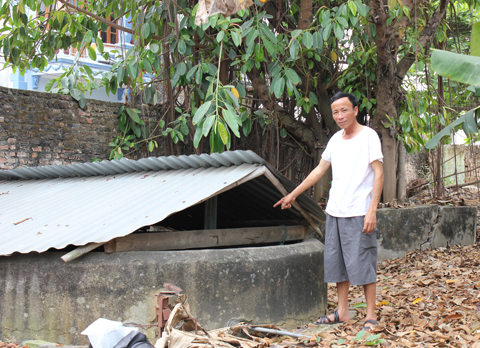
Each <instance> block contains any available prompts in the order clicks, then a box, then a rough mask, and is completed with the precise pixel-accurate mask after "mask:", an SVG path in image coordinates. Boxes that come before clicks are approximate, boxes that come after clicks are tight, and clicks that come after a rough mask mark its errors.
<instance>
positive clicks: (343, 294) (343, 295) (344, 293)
mask: <svg viewBox="0 0 480 348" xmlns="http://www.w3.org/2000/svg"><path fill="white" fill-rule="evenodd" d="M349 290H350V282H349V281H346V282H341V283H337V295H338V308H337V311H338V315H339V316H340V320H341V321H347V320H350V313H349V312H348V291H349Z"/></svg>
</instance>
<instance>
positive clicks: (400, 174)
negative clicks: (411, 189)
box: [397, 141, 407, 202]
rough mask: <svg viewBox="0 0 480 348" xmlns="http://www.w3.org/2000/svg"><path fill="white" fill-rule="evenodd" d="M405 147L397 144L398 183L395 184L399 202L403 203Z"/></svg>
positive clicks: (404, 197) (405, 192)
mask: <svg viewBox="0 0 480 348" xmlns="http://www.w3.org/2000/svg"><path fill="white" fill-rule="evenodd" d="M405 157H406V150H405V145H403V143H402V142H400V141H399V142H398V174H397V177H398V182H397V196H398V198H399V201H400V202H404V201H405V199H406V198H407V162H406V159H405Z"/></svg>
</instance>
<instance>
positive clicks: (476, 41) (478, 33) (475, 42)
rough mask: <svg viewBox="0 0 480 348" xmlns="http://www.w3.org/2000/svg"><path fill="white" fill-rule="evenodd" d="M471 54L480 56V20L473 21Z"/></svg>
mask: <svg viewBox="0 0 480 348" xmlns="http://www.w3.org/2000/svg"><path fill="white" fill-rule="evenodd" d="M470 55H471V56H475V57H480V22H476V23H473V25H472V35H471V39H470Z"/></svg>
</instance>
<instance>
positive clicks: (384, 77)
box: [370, 0, 448, 202]
mask: <svg viewBox="0 0 480 348" xmlns="http://www.w3.org/2000/svg"><path fill="white" fill-rule="evenodd" d="M403 4H404V5H406V6H408V7H410V9H411V10H412V9H413V8H414V2H413V1H410V0H403ZM447 4H448V2H447V0H440V3H439V6H438V10H437V11H436V12H434V13H433V14H432V16H431V17H430V18H429V19H428V21H427V23H426V24H425V26H424V27H423V29H422V32H421V33H420V36H419V38H418V40H417V42H418V43H419V44H420V45H421V46H422V47H424V48H425V46H426V45H427V44H428V42H429V41H430V39H431V38H432V37H434V35H435V31H436V30H437V28H438V26H439V25H440V23H441V21H442V18H443V17H444V15H445V12H446V9H447ZM370 7H371V8H372V19H373V22H374V23H375V27H376V29H377V61H378V63H377V101H378V104H377V110H376V113H375V117H374V120H373V121H374V128H375V130H376V131H377V132H378V133H379V134H380V136H381V140H382V151H383V157H384V162H383V168H384V176H385V181H384V185H383V202H390V201H392V200H393V199H394V198H401V196H402V195H403V194H404V186H405V184H406V183H405V182H404V181H405V178H404V175H403V168H399V166H400V165H402V166H403V164H404V163H405V162H404V158H403V156H405V151H404V149H402V148H401V147H403V144H398V140H397V134H396V132H397V129H396V121H397V120H398V116H399V107H400V103H401V102H402V100H403V98H404V97H403V93H402V89H401V86H402V81H403V79H404V78H405V75H406V74H407V72H408V70H409V69H410V67H411V66H412V64H413V63H414V62H415V49H414V48H413V47H412V49H410V50H406V52H408V53H406V54H405V55H404V56H403V58H402V59H401V60H400V61H399V62H398V63H397V58H398V49H399V47H400V45H401V44H402V39H403V37H402V35H400V34H399V33H400V30H399V29H400V28H402V29H403V30H401V32H403V33H406V32H407V29H408V26H409V25H411V23H409V21H408V20H407V17H406V16H403V17H402V19H401V20H400V21H396V20H394V21H391V19H390V18H389V14H388V13H387V11H386V9H387V8H388V5H387V3H386V1H383V0H371V1H370ZM412 13H413V12H412ZM389 21H390V24H389V25H387V23H389ZM392 119H393V120H394V121H395V122H389V121H390V120H392ZM384 123H393V126H390V127H389V128H385V126H384ZM400 145H401V146H400Z"/></svg>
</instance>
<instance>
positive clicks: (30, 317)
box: [0, 238, 327, 345]
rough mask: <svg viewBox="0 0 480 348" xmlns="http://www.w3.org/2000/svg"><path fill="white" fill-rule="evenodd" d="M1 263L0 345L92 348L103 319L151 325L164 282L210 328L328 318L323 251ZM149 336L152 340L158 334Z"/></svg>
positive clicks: (275, 249) (296, 248) (37, 258)
mask: <svg viewBox="0 0 480 348" xmlns="http://www.w3.org/2000/svg"><path fill="white" fill-rule="evenodd" d="M63 254H64V253H60V252H47V253H42V254H28V255H20V254H16V255H13V256H9V257H0V304H1V306H0V340H2V341H6V342H8V341H15V342H22V341H24V340H33V339H41V340H45V341H50V342H58V343H62V344H69V345H85V344H88V341H87V339H86V338H85V337H84V336H82V335H80V332H81V331H83V330H84V329H85V328H86V327H87V326H88V325H89V324H91V323H92V322H93V321H95V320H96V319H98V318H100V317H103V318H107V319H111V320H117V321H122V322H129V323H136V324H142V325H145V324H152V323H154V322H155V307H154V305H155V304H156V297H155V294H157V293H158V292H159V291H160V290H163V289H162V285H163V283H164V282H168V283H172V284H175V285H177V286H179V287H181V288H182V289H183V290H184V292H185V293H186V294H187V295H188V298H189V303H190V306H191V310H192V314H193V315H194V316H196V317H197V319H198V321H199V323H200V324H201V325H202V326H204V327H205V328H206V329H213V328H218V327H223V326H226V324H227V323H228V322H231V321H237V320H238V321H240V320H241V321H248V322H252V323H254V324H261V323H276V324H280V325H282V324H285V323H288V322H291V323H292V324H297V325H300V324H304V323H307V322H309V321H311V320H313V319H316V318H317V317H318V315H319V314H321V313H323V312H324V311H325V308H326V305H327V288H326V285H325V283H324V282H323V244H322V243H320V242H319V241H317V240H316V239H313V238H312V239H308V240H306V241H304V242H302V243H298V244H293V245H287V246H270V247H252V248H238V249H223V250H221V249H214V250H191V251H162V252H123V253H117V254H105V253H103V252H91V253H90V254H87V255H85V256H84V257H82V258H80V259H78V260H74V261H72V262H71V263H68V264H66V263H64V262H63V261H62V260H61V259H60V256H62V255H63ZM145 333H146V334H147V335H148V337H149V339H150V340H151V341H154V338H155V334H156V328H151V329H147V330H146V331H145Z"/></svg>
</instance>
